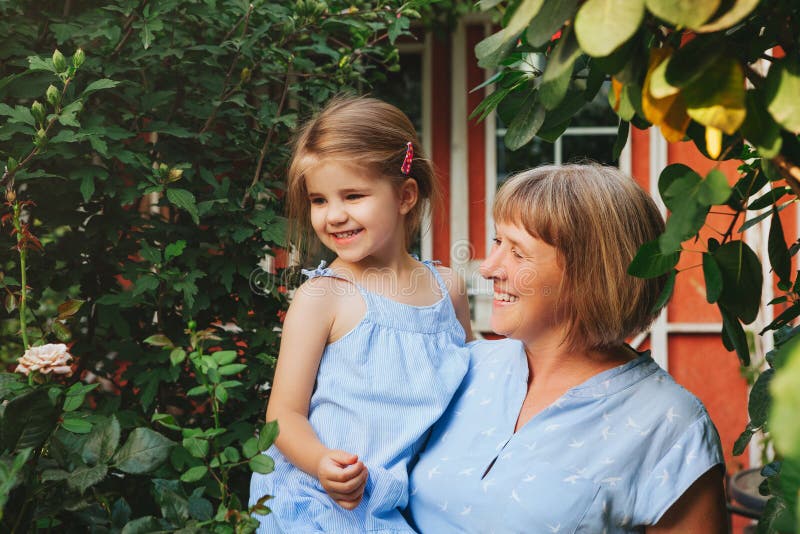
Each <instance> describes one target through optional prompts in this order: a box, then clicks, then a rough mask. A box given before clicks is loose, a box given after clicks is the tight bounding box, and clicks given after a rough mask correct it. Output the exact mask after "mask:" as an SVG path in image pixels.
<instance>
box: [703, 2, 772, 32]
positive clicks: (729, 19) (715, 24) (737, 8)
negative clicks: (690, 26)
mask: <svg viewBox="0 0 800 534" xmlns="http://www.w3.org/2000/svg"><path fill="white" fill-rule="evenodd" d="M759 1H760V0H734V2H733V6H732V7H731V8H730V9H728V10H727V11H725V12H724V13H722V14H721V15H719V16H718V17H717V18H715V19H712V20H711V21H709V22H707V23H706V24H703V25H702V26H700V27H699V28H695V31H697V32H700V33H709V32H718V31H720V30H727V29H728V28H730V27H732V26H735V25H736V24H738V23H739V22H741V21H742V20H744V18H745V17H747V16H748V15H749V14H750V13H752V11H753V10H754V9H755V8H756V6H757V5H758V3H759Z"/></svg>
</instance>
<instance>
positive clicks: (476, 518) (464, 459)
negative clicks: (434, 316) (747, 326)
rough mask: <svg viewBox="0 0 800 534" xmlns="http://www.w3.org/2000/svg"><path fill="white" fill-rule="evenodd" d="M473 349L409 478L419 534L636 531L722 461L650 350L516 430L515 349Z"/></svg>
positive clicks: (689, 398)
mask: <svg viewBox="0 0 800 534" xmlns="http://www.w3.org/2000/svg"><path fill="white" fill-rule="evenodd" d="M470 347H471V363H470V369H469V371H468V373H467V377H466V378H465V380H464V382H463V383H462V385H461V387H460V388H459V390H458V392H457V393H456V397H455V398H454V400H453V402H452V403H451V404H450V406H449V407H448V409H447V411H446V412H445V414H444V416H443V417H442V419H440V420H439V422H438V423H437V424H436V426H435V427H434V429H433V433H432V434H431V438H430V441H429V443H428V446H427V448H426V449H425V451H424V452H423V454H422V456H421V458H420V459H419V461H418V463H417V464H416V466H415V467H414V470H413V472H412V474H411V479H410V484H411V489H410V494H411V497H410V503H409V508H408V510H407V515H408V517H409V520H410V522H411V523H412V525H414V526H415V528H417V529H418V530H419V532H422V533H448V532H475V533H486V534H489V533H492V532H497V533H510V532H526V533H540V532H541V533H551V532H552V533H571V532H592V533H601V532H607V533H612V532H613V533H617V532H637V531H640V529H641V527H642V526H644V525H652V524H654V523H656V522H657V521H658V520H659V518H661V516H662V515H663V514H664V512H666V511H667V510H668V509H669V507H670V506H671V505H672V504H673V503H674V502H675V501H676V500H677V499H678V497H680V496H681V495H682V494H683V493H684V492H685V491H686V490H687V489H688V487H689V486H690V485H691V484H692V483H693V482H694V481H695V480H696V479H697V478H698V477H700V476H701V475H702V474H704V473H706V472H707V471H708V470H709V469H711V468H712V467H714V466H718V465H722V464H723V457H722V452H721V447H720V443H719V437H718V435H717V431H716V429H715V428H714V425H713V423H712V422H711V419H710V418H709V416H708V414H707V413H706V410H705V408H704V407H703V405H702V404H701V403H700V401H699V400H697V398H695V397H694V395H692V394H691V393H689V392H688V391H687V390H685V389H684V388H683V387H681V386H679V385H678V384H676V383H675V381H674V380H673V379H672V378H671V377H670V376H669V375H668V374H667V373H666V372H665V371H664V370H663V369H661V368H660V367H659V366H658V365H657V364H656V363H655V362H654V361H653V360H652V358H651V357H650V355H649V353H643V354H641V355H640V356H639V357H638V358H636V359H634V360H632V361H630V362H628V363H626V364H624V365H621V366H619V367H615V368H613V369H609V370H607V371H604V372H602V373H600V374H598V375H595V376H594V377H592V378H590V379H589V380H587V381H586V382H584V383H583V384H581V385H579V386H577V387H574V388H572V389H570V390H569V391H567V392H566V393H565V394H564V395H563V396H562V397H560V398H559V399H558V400H557V401H556V402H554V403H553V404H552V405H550V406H548V407H547V408H546V409H544V410H543V411H541V412H539V413H538V414H537V415H535V416H534V417H533V418H532V419H531V420H530V421H528V422H527V423H526V424H525V425H524V426H523V427H522V428H520V429H519V431H517V432H516V433H515V432H514V426H515V425H516V421H517V417H518V416H519V412H520V409H521V407H522V401H523V399H524V398H525V394H526V391H527V379H528V365H527V359H526V356H525V351H524V349H523V346H522V344H521V343H519V342H518V341H513V340H503V341H478V342H475V343H472V344H471V345H470Z"/></svg>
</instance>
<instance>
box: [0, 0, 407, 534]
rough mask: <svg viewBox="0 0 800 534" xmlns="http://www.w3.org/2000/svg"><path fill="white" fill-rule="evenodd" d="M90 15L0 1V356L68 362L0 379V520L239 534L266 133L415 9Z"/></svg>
mask: <svg viewBox="0 0 800 534" xmlns="http://www.w3.org/2000/svg"><path fill="white" fill-rule="evenodd" d="M97 4H98V3H95V2H86V1H80V0H75V1H67V2H58V3H56V2H43V3H42V2H38V3H32V2H7V1H0V102H2V103H0V162H2V163H0V168H3V164H5V165H4V166H5V170H4V172H3V174H2V179H1V181H0V184H1V185H2V187H3V189H4V190H5V194H6V205H5V207H3V209H2V212H0V214H2V216H3V223H4V224H3V226H2V232H1V233H0V250H2V251H3V252H2V253H1V254H2V256H0V291H2V293H3V302H4V306H5V309H6V311H7V312H8V315H7V316H5V317H3V318H2V320H0V362H2V364H3V366H4V368H5V369H6V370H7V371H13V369H14V368H15V364H16V362H17V359H18V358H19V357H20V356H21V355H22V354H23V353H24V352H25V350H26V348H28V347H30V346H37V345H43V344H48V343H54V342H63V343H66V344H67V345H68V346H69V351H70V353H71V354H72V356H73V357H74V360H73V361H72V362H70V363H71V365H72V370H73V371H74V374H73V375H72V377H67V376H66V375H62V374H55V373H50V374H47V375H45V374H43V373H42V372H40V371H33V372H31V373H30V375H29V376H28V378H27V380H26V379H25V377H24V376H23V375H21V374H19V373H12V372H6V373H1V374H0V402H2V405H1V406H0V429H2V430H1V431H0V530H2V531H3V532H31V531H36V530H39V529H50V528H52V527H56V528H57V529H58V530H59V531H63V532H72V531H75V532H85V531H87V530H92V531H97V532H112V531H113V532H119V531H122V532H125V533H132V532H152V531H159V530H164V531H174V530H180V529H187V531H198V530H209V531H214V532H234V531H235V532H248V531H251V530H252V529H253V526H254V520H253V519H252V518H251V517H250V513H251V512H261V513H263V512H266V511H267V508H266V506H265V504H264V503H261V504H260V505H259V506H258V507H256V508H257V509H255V510H248V508H247V492H248V484H249V477H250V473H251V471H257V472H262V473H267V472H269V471H270V470H271V461H270V460H269V458H267V457H265V456H262V455H261V454H260V451H263V450H264V449H266V448H267V447H268V446H269V445H270V443H271V442H272V440H273V439H274V436H275V434H276V432H277V428H276V427H275V426H274V425H265V424H264V421H263V414H264V409H265V403H266V395H267V390H268V386H269V383H270V380H271V378H272V367H273V364H274V355H275V354H276V352H277V342H278V332H279V327H280V320H281V314H282V310H283V309H284V307H285V304H286V297H285V291H284V288H283V287H282V285H281V283H280V282H278V281H279V280H281V279H283V278H284V277H283V274H284V273H283V271H282V270H281V269H277V271H276V272H271V271H270V269H269V265H270V264H272V263H273V262H272V261H271V259H272V256H274V255H275V251H276V250H279V248H280V247H281V246H283V245H284V244H285V243H284V236H285V221H284V219H283V217H282V216H281V213H282V206H281V200H280V199H281V196H282V179H283V174H284V169H285V167H286V163H287V158H288V151H289V148H288V145H287V143H288V141H289V140H290V138H291V134H292V131H293V129H294V128H295V126H296V125H297V124H298V122H299V121H301V120H302V119H303V118H304V117H305V116H306V115H307V114H308V113H310V112H311V111H312V110H313V109H314V108H316V107H318V106H319V104H321V103H322V102H324V101H326V100H327V99H328V98H329V97H330V96H332V95H333V94H335V93H339V92H342V91H348V90H365V89H368V88H369V86H370V83H372V81H373V80H375V79H379V78H380V77H381V76H382V74H381V73H382V71H384V70H385V69H386V68H393V67H394V66H395V65H396V60H397V51H396V49H395V48H394V46H393V44H394V40H395V39H396V38H397V37H398V36H399V35H401V34H403V33H407V29H408V26H409V18H408V17H409V16H416V12H415V11H413V10H412V9H410V6H409V5H408V4H404V5H401V3H400V2H395V1H386V2H383V1H376V2H370V1H355V2H330V3H328V4H326V3H325V2H323V1H314V0H298V1H297V2H296V3H291V4H289V3H280V4H277V3H275V4H272V3H265V2H254V3H253V4H249V3H248V2H240V1H231V2H216V1H214V0H206V1H198V0H166V1H160V2H148V1H147V0H140V1H138V2H133V1H129V0H116V1H112V2H104V3H100V4H102V5H97ZM54 50H56V52H55V53H54V52H53V51H54ZM15 249H16V250H15ZM278 265H280V262H278ZM197 325H201V326H200V327H198V326H197ZM212 325H216V326H212ZM266 505H267V506H268V502H267V503H266Z"/></svg>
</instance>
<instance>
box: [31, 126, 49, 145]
mask: <svg viewBox="0 0 800 534" xmlns="http://www.w3.org/2000/svg"><path fill="white" fill-rule="evenodd" d="M46 142H47V132H45V131H44V128H39V131H38V132H36V139H34V143H35V144H36V146H43V145H44V144H45V143H46Z"/></svg>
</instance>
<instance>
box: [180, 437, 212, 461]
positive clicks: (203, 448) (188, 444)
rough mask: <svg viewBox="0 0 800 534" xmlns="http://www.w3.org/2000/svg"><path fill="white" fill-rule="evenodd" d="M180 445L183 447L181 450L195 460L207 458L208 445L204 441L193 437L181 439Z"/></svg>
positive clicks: (206, 441)
mask: <svg viewBox="0 0 800 534" xmlns="http://www.w3.org/2000/svg"><path fill="white" fill-rule="evenodd" d="M181 444H182V445H183V448H184V449H186V451H187V452H188V453H189V454H191V455H192V456H194V457H195V458H205V457H206V456H208V450H209V446H210V445H209V443H208V440H206V439H200V438H194V437H189V438H183V442H182V443H181Z"/></svg>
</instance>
